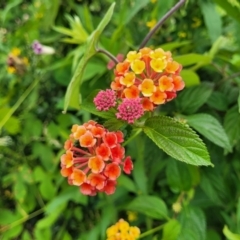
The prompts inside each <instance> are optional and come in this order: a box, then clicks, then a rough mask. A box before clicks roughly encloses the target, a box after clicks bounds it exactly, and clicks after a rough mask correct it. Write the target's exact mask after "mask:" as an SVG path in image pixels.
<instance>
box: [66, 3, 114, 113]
mask: <svg viewBox="0 0 240 240" xmlns="http://www.w3.org/2000/svg"><path fill="white" fill-rule="evenodd" d="M114 6H115V3H113V4H112V5H111V6H110V8H109V9H108V11H107V13H106V14H105V16H104V17H103V19H102V21H101V22H100V23H99V25H98V27H97V28H96V30H95V31H94V32H93V33H92V34H91V35H90V36H89V38H88V40H87V43H86V49H85V54H84V55H83V57H82V58H81V61H80V62H79V64H78V66H77V69H76V71H75V73H74V75H73V77H72V79H71V82H70V83H69V85H68V88H67V92H66V95H65V102H64V112H66V111H67V108H68V106H71V107H74V108H77V109H79V102H80V95H79V91H80V89H79V88H80V85H81V81H82V77H83V73H84V69H85V67H86V64H87V62H88V60H89V59H90V58H91V57H92V56H94V55H95V53H96V49H95V47H96V44H97V42H98V39H99V37H100V35H101V33H102V32H103V30H104V29H105V27H106V26H107V24H108V23H109V21H110V20H111V17H112V14H113V9H114Z"/></svg>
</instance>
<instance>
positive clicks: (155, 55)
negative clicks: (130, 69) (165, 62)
mask: <svg viewBox="0 0 240 240" xmlns="http://www.w3.org/2000/svg"><path fill="white" fill-rule="evenodd" d="M150 57H151V58H152V59H165V58H166V55H165V52H164V50H163V49H162V48H157V49H156V50H154V51H151V52H150Z"/></svg>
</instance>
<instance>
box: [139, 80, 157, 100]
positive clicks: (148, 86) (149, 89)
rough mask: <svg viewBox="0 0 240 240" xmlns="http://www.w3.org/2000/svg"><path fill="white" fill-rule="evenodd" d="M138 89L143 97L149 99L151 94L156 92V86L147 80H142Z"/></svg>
mask: <svg viewBox="0 0 240 240" xmlns="http://www.w3.org/2000/svg"><path fill="white" fill-rule="evenodd" d="M138 88H139V89H140V91H141V92H142V94H143V96H144V97H150V96H152V94H153V92H155V91H156V86H155V85H154V82H153V80H152V79H149V78H146V79H144V80H143V82H142V84H140V85H139V87H138Z"/></svg>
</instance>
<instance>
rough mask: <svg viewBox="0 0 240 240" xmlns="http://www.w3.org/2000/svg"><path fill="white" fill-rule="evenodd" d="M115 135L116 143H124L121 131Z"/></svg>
mask: <svg viewBox="0 0 240 240" xmlns="http://www.w3.org/2000/svg"><path fill="white" fill-rule="evenodd" d="M115 134H116V136H117V142H118V143H122V142H123V141H124V135H123V132H122V131H116V132H115Z"/></svg>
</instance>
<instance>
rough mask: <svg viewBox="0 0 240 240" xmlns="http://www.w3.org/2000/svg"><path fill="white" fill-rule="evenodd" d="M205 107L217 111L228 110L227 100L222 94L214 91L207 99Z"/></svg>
mask: <svg viewBox="0 0 240 240" xmlns="http://www.w3.org/2000/svg"><path fill="white" fill-rule="evenodd" d="M207 105H208V106H210V107H211V108H214V109H216V110H219V111H226V110H227V108H228V99H227V97H226V96H225V95H224V94H223V93H221V92H218V91H214V92H212V94H211V96H210V97H209V98H208V100H207Z"/></svg>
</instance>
